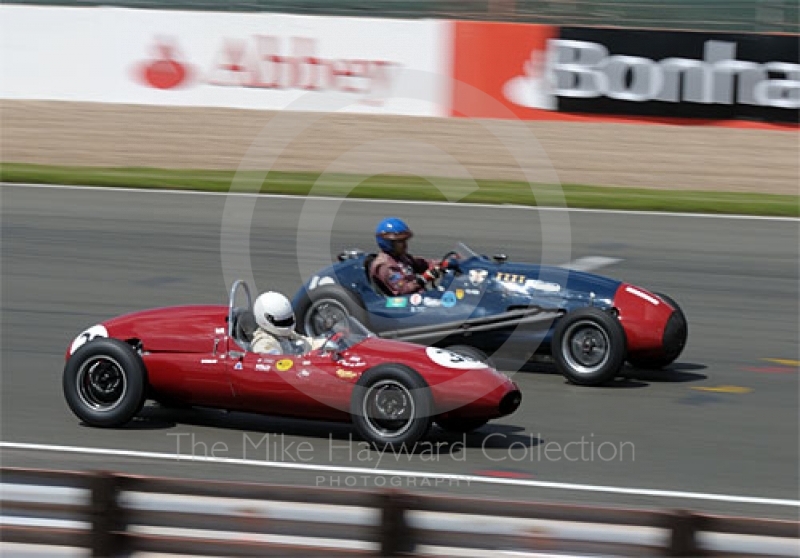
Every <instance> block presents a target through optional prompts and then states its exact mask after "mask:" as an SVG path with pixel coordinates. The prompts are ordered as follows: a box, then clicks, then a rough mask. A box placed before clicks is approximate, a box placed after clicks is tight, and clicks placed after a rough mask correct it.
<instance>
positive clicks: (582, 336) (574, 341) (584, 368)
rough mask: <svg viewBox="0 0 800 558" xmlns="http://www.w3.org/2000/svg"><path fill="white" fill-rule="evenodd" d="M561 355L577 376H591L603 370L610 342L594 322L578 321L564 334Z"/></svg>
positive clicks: (609, 350) (609, 354) (608, 355)
mask: <svg viewBox="0 0 800 558" xmlns="http://www.w3.org/2000/svg"><path fill="white" fill-rule="evenodd" d="M561 354H562V355H563V356H564V360H566V361H567V364H569V366H570V368H572V369H573V370H574V371H575V372H577V373H578V374H593V373H595V372H597V371H598V370H600V369H601V368H603V366H605V365H606V363H607V362H608V359H609V358H610V357H611V340H610V339H609V337H608V334H607V333H606V332H605V330H603V328H602V327H600V326H598V325H597V324H596V323H595V322H593V321H591V320H580V321H577V322H575V323H574V324H572V325H570V326H569V327H568V328H567V331H565V332H564V337H563V338H562V340H561Z"/></svg>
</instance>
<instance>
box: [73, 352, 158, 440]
mask: <svg viewBox="0 0 800 558" xmlns="http://www.w3.org/2000/svg"><path fill="white" fill-rule="evenodd" d="M146 383H147V372H146V370H145V367H144V363H143V362H142V359H141V358H140V357H139V355H138V354H137V353H136V352H135V351H134V350H133V348H132V347H131V346H130V345H128V344H127V343H125V342H124V341H120V340H118V339H109V338H96V339H94V340H92V341H90V342H89V343H86V344H85V345H83V346H82V347H81V348H79V349H78V350H77V351H75V353H74V354H73V355H72V357H71V358H70V359H69V360H68V361H67V364H66V366H65V367H64V374H63V390H64V397H65V398H66V400H67V404H68V405H69V408H70V409H72V412H73V413H75V415H76V416H77V417H78V418H79V419H81V420H82V421H83V422H85V423H86V424H88V425H90V426H105V427H111V426H121V425H123V424H126V423H127V422H129V421H130V420H131V419H132V418H133V417H134V416H136V414H137V413H138V412H139V411H140V410H141V408H142V406H143V405H144V400H145V392H146V389H145V388H146Z"/></svg>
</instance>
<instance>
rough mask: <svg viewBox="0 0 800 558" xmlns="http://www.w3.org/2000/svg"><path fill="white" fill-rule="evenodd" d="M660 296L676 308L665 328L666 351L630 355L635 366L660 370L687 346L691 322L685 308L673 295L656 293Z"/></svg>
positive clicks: (630, 360) (629, 359) (629, 360)
mask: <svg viewBox="0 0 800 558" xmlns="http://www.w3.org/2000/svg"><path fill="white" fill-rule="evenodd" d="M654 294H655V295H657V296H658V297H659V298H662V299H664V300H665V301H666V302H667V304H669V305H670V306H672V307H673V308H674V309H675V312H674V313H673V315H672V316H670V318H669V321H668V322H667V327H666V329H665V330H664V351H663V352H662V353H659V354H655V355H635V354H634V355H630V356H629V357H628V362H630V363H631V365H633V366H634V367H635V368H641V369H645V370H658V369H659V368H664V367H665V366H667V365H669V364H672V363H673V362H674V361H675V359H677V358H678V357H679V356H680V355H681V353H682V352H683V349H684V347H685V346H686V339H687V338H688V337H689V323H688V322H687V320H686V315H685V314H684V313H683V310H682V309H681V307H680V306H679V305H678V303H677V302H675V301H674V300H673V299H672V298H671V297H669V296H667V295H665V294H661V293H654Z"/></svg>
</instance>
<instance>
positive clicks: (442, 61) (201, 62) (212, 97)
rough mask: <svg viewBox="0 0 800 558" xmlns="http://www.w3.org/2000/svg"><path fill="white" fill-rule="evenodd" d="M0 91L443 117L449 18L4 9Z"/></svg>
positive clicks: (61, 97)
mask: <svg viewBox="0 0 800 558" xmlns="http://www.w3.org/2000/svg"><path fill="white" fill-rule="evenodd" d="M0 14H1V15H0V17H2V19H3V34H2V38H0V47H1V48H2V52H3V56H2V62H0V68H1V69H2V84H0V97H2V98H6V99H9V98H10V99H31V100H35V99H46V100H69V101H90V102H110V103H135V104H154V105H174V106H197V107H226V108H244V109H263V110H283V109H288V110H293V109H297V110H311V111H314V110H320V111H343V112H363V113H377V114H404V115H423V116H446V115H447V113H448V107H449V102H450V97H449V89H447V87H446V83H447V79H446V76H447V75H448V74H449V65H448V57H449V49H446V48H443V45H444V41H445V37H446V36H448V35H447V28H448V26H449V23H448V22H443V21H404V20H388V19H370V18H337V17H306V16H293V15H284V14H269V13H259V14H252V13H249V14H241V13H207V12H180V11H156V10H137V9H120V8H53V7H29V6H9V5H4V6H2V7H0Z"/></svg>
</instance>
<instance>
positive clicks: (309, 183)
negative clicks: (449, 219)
mask: <svg viewBox="0 0 800 558" xmlns="http://www.w3.org/2000/svg"><path fill="white" fill-rule="evenodd" d="M234 177H236V179H237V182H236V184H235V185H234V186H232V182H233V180H234ZM0 181H3V182H22V183H37V184H77V185H87V186H117V187H128V188H170V189H179V190H200V191H210V192H227V191H248V192H256V191H260V192H261V193H272V194H293V195H299V196H304V195H308V194H314V195H320V196H335V197H351V198H374V199H387V200H427V201H458V202H461V203H496V204H515V205H530V206H535V205H538V206H563V205H564V204H566V205H567V206H568V207H571V208H594V209H627V210H642V211H674V212H688V213H720V214H747V215H767V216H781V217H800V196H790V195H778V194H753V193H739V192H711V191H683V190H652V189H645V188H624V187H608V186H587V185H579V184H564V185H561V186H560V187H559V186H553V185H546V184H536V185H533V186H531V185H529V184H527V183H525V182H511V181H502V180H478V181H477V182H476V183H470V182H468V181H464V180H455V179H432V178H431V179H425V178H420V177H408V176H387V175H378V176H372V177H362V176H356V175H325V176H324V177H323V178H321V179H320V175H319V174H318V173H308V172H276V171H271V172H269V173H267V174H266V177H264V173H263V172H257V171H248V172H243V173H239V174H238V175H237V173H236V171H227V170H176V169H156V168H96V167H68V166H44V165H32V164H23V163H0Z"/></svg>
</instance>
